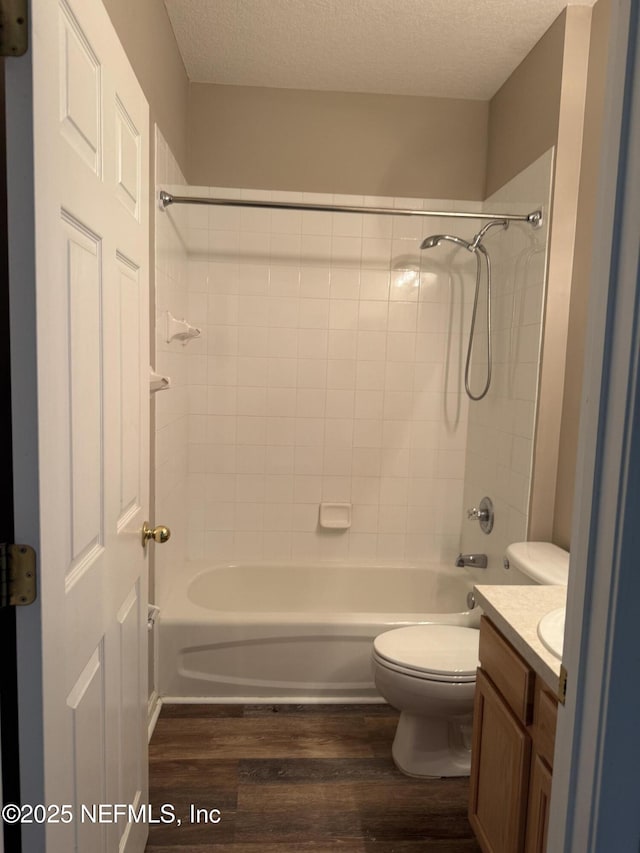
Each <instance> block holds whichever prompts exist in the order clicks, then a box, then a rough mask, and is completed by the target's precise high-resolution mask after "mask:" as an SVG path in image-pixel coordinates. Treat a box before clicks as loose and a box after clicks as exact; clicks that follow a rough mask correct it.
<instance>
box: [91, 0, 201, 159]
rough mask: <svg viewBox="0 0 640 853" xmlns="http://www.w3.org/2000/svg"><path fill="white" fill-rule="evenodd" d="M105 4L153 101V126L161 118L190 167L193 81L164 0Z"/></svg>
mask: <svg viewBox="0 0 640 853" xmlns="http://www.w3.org/2000/svg"><path fill="white" fill-rule="evenodd" d="M104 5H105V7H106V9H107V12H108V13H109V16H110V18H111V22H112V23H113V26H114V27H115V29H116V31H117V33H118V37H119V38H120V41H121V42H122V45H123V47H124V49H125V51H126V54H127V56H128V57H129V62H130V63H131V65H132V67H133V70H134V71H135V73H136V76H137V78H138V81H139V83H140V85H141V86H142V88H143V90H144V93H145V95H146V98H147V100H148V102H149V114H150V123H151V128H152V129H153V123H154V122H157V124H158V127H159V128H160V130H161V131H162V133H163V135H164V137H165V139H166V140H167V142H168V143H169V146H170V148H171V150H172V151H173V153H174V154H175V156H176V159H177V160H178V163H179V164H180V166H181V168H182V170H183V171H185V165H186V162H187V105H188V92H189V80H188V79H187V73H186V71H185V69H184V65H183V63H182V58H181V57H180V54H179V52H178V46H177V44H176V40H175V37H174V35H173V30H172V29H171V24H170V22H169V16H168V15H167V12H166V10H165V7H164V3H162V2H160V0H104ZM150 138H153V134H152V135H151V137H150ZM152 169H153V164H152ZM151 174H153V171H152V173H151Z"/></svg>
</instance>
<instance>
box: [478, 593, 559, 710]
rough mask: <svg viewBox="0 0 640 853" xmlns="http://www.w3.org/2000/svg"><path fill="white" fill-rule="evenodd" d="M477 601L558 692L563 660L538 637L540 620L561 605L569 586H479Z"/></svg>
mask: <svg viewBox="0 0 640 853" xmlns="http://www.w3.org/2000/svg"><path fill="white" fill-rule="evenodd" d="M475 592H476V602H477V604H479V605H480V607H482V609H483V610H484V612H485V614H486V615H487V616H488V617H489V619H490V620H491V621H492V622H493V624H494V625H495V626H496V628H497V629H498V630H499V631H500V632H501V634H503V636H504V637H505V638H506V639H507V640H508V641H509V642H510V643H511V645H512V646H513V647H514V649H515V650H516V651H517V652H518V653H519V654H520V655H521V656H522V657H523V658H524V659H525V661H526V662H527V663H528V664H529V666H530V667H531V668H532V669H533V670H534V671H535V672H536V674H537V675H539V676H540V678H541V679H542V680H543V681H544V682H545V684H546V685H547V687H549V688H550V689H551V690H552V691H553V692H554V694H556V695H558V688H559V683H560V664H561V661H559V660H558V658H556V657H555V656H554V655H552V654H551V652H550V651H548V650H547V649H546V648H545V647H544V646H543V645H542V642H541V640H540V639H539V637H538V631H537V629H538V622H539V621H540V619H541V618H542V617H543V616H544V615H545V613H548V612H549V611H550V610H554V609H555V608H556V607H562V606H563V604H564V603H565V601H566V598H567V588H566V586H536V585H533V586H511V585H497V586H476V587H475Z"/></svg>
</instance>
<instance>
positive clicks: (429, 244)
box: [420, 234, 475, 252]
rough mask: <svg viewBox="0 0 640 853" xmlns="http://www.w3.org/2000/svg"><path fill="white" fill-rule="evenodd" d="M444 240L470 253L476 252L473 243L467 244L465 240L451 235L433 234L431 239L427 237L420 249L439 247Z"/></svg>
mask: <svg viewBox="0 0 640 853" xmlns="http://www.w3.org/2000/svg"><path fill="white" fill-rule="evenodd" d="M444 240H448V241H449V242H450V243H456V245H458V246H462V247H463V248H465V249H468V250H469V251H470V252H473V251H475V248H473V247H472V246H471V243H467V241H466V240H463V239H462V238H461V237H452V236H451V234H433V235H432V236H431V237H425V239H424V240H423V241H422V243H420V248H421V249H433V248H434V246H439V245H440V243H442V242H443V241H444Z"/></svg>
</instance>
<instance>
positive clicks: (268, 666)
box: [158, 563, 479, 702]
mask: <svg viewBox="0 0 640 853" xmlns="http://www.w3.org/2000/svg"><path fill="white" fill-rule="evenodd" d="M471 588H472V581H471V578H470V577H469V575H467V574H466V572H465V571H464V570H463V569H456V568H454V567H453V566H446V567H445V566H440V565H424V566H406V565H403V566H389V565H386V566H346V565H339V564H335V563H331V564H316V565H282V564H264V563H262V564H240V565H220V566H215V567H211V566H206V565H204V564H198V563H189V564H187V566H186V568H185V571H184V572H182V573H180V575H179V578H177V579H176V583H175V584H174V588H173V589H172V591H171V594H170V596H168V598H169V603H168V604H166V605H164V606H163V607H162V608H161V611H160V616H159V620H158V631H159V668H158V686H159V692H160V695H161V696H162V697H163V699H164V701H167V702H180V701H211V702H220V701H222V702H224V701H227V702H231V701H234V702H243V701H250V702H261V701H262V702H269V701H277V702H358V701H363V702H371V701H375V700H376V699H377V698H378V694H377V692H376V689H375V687H374V684H373V679H372V674H371V644H372V642H373V639H374V637H375V636H377V635H378V634H381V633H382V632H383V631H388V630H390V629H391V628H396V627H400V626H402V625H412V624H415V623H418V622H421V623H428V622H444V623H446V624H449V625H474V626H477V625H478V619H479V616H477V614H476V612H475V611H473V612H469V611H468V609H467V604H466V596H467V593H468V592H469V591H470V590H471Z"/></svg>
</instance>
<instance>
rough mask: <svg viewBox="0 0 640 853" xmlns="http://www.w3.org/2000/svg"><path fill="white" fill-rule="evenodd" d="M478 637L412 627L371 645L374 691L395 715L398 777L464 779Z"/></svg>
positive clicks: (452, 629)
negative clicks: (397, 714)
mask: <svg viewBox="0 0 640 853" xmlns="http://www.w3.org/2000/svg"><path fill="white" fill-rule="evenodd" d="M479 634H480V632H479V631H478V630H476V629H475V628H461V627H458V626H453V625H412V626H409V627H407V628H395V629H394V630H392V631H387V632H385V633H384V634H380V635H379V636H378V637H376V639H375V640H374V643H373V672H374V680H375V684H376V687H377V689H378V691H379V692H380V693H381V695H382V696H383V697H384V698H385V699H386V700H387V702H389V704H390V705H392V706H393V707H394V708H397V709H398V710H399V711H400V719H399V721H398V727H397V729H396V734H395V738H394V741H393V747H392V750H391V752H392V755H393V760H394V762H395V764H396V766H397V767H398V769H399V770H401V771H402V772H403V773H406V774H407V775H409V776H468V775H469V770H470V766H471V724H472V719H473V697H474V693H475V682H476V668H477V666H478V640H479Z"/></svg>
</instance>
